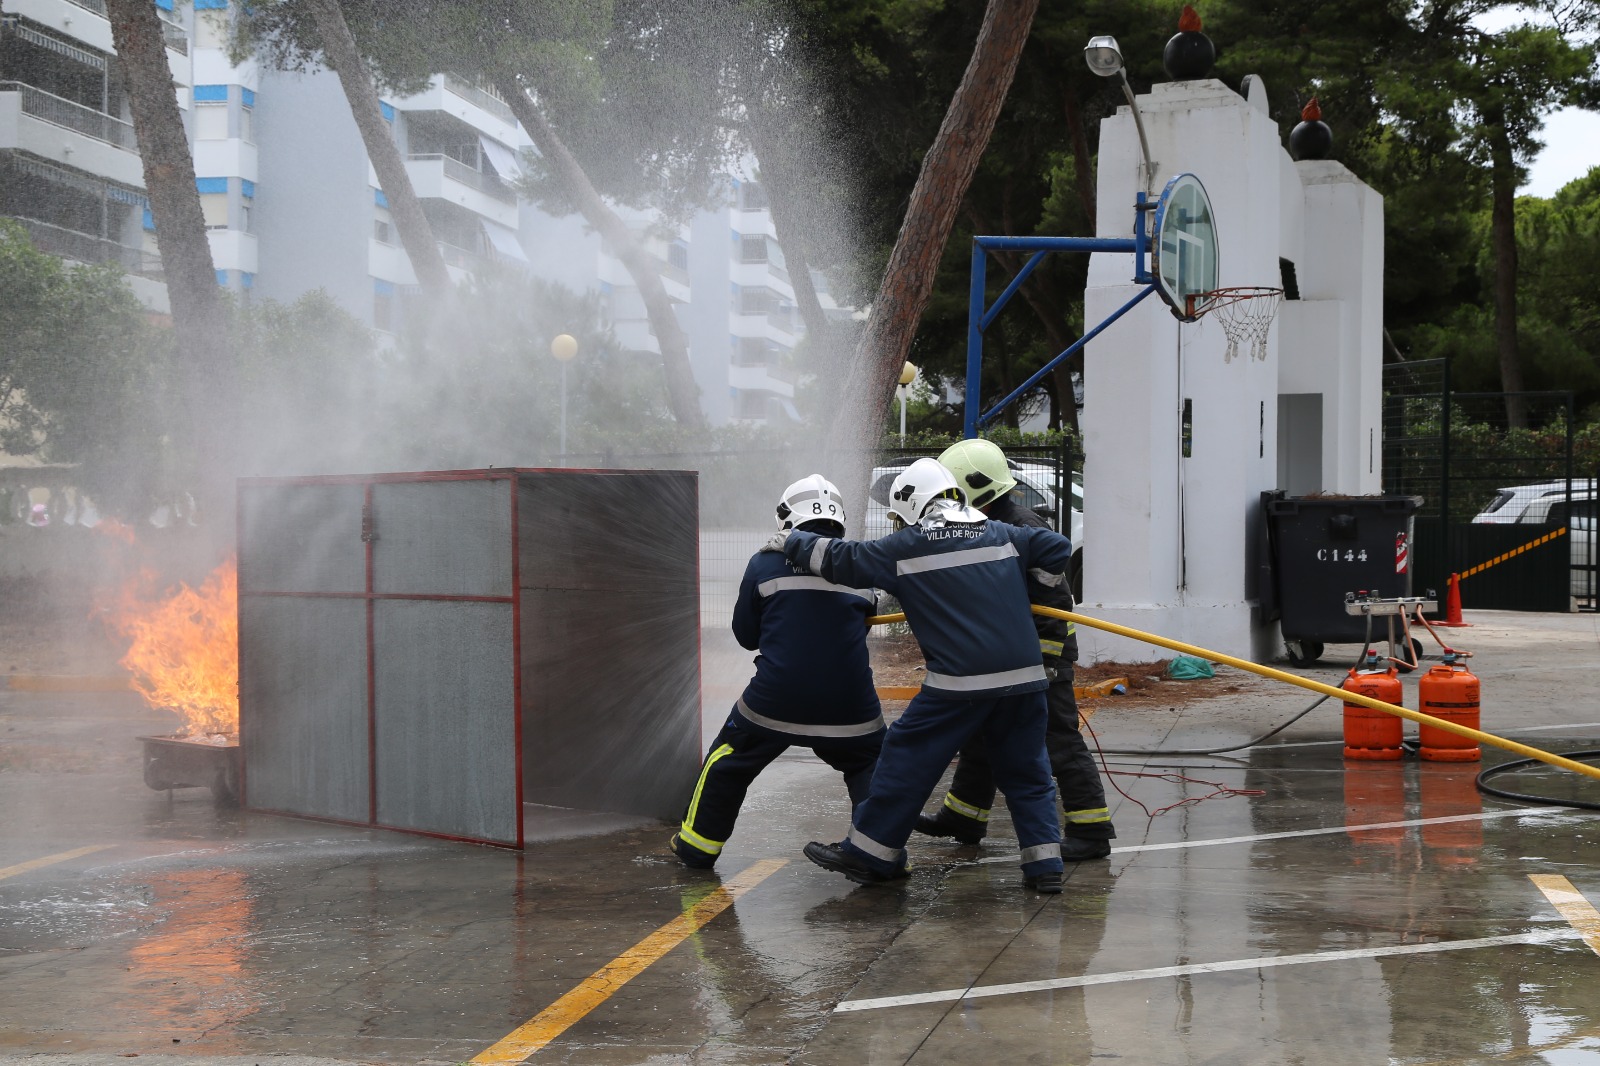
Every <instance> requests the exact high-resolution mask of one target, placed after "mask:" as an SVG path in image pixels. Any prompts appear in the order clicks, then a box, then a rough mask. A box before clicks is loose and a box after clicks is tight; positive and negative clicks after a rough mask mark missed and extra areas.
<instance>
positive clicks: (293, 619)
mask: <svg viewBox="0 0 1600 1066" xmlns="http://www.w3.org/2000/svg"><path fill="white" fill-rule="evenodd" d="M239 747H240V750H241V752H242V754H243V757H244V797H243V799H244V803H245V804H246V805H247V806H249V807H254V808H256V809H259V810H272V811H285V812H288V813H291V814H304V815H310V816H313V817H320V818H338V819H342V820H345V821H358V822H365V821H367V820H368V817H369V810H370V805H369V789H368V782H369V777H368V757H367V651H366V604H365V603H364V602H363V601H361V600H359V599H320V598H310V597H290V596H250V595H241V596H240V599H239Z"/></svg>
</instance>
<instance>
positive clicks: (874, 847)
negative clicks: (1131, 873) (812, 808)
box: [845, 826, 1060, 864]
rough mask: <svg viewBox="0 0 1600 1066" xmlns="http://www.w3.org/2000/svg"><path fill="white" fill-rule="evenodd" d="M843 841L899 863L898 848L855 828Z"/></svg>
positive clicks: (851, 829)
mask: <svg viewBox="0 0 1600 1066" xmlns="http://www.w3.org/2000/svg"><path fill="white" fill-rule="evenodd" d="M845 839H846V840H848V841H849V842H850V843H851V844H852V845H853V846H854V847H857V848H860V849H861V850H862V851H864V852H866V853H867V854H868V855H871V856H872V857H873V858H874V859H882V860H883V861H884V862H892V863H895V864H898V863H899V862H900V849H899V848H886V847H884V846H883V845H882V844H880V843H878V842H877V841H876V840H873V839H872V838H871V837H869V836H867V835H866V834H865V833H863V832H862V831H861V830H859V829H857V828H856V827H855V826H851V827H850V832H848V833H846V834H845ZM1057 850H1058V851H1059V850H1060V849H1059V848H1058V849H1057Z"/></svg>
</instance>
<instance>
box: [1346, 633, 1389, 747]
mask: <svg viewBox="0 0 1600 1066" xmlns="http://www.w3.org/2000/svg"><path fill="white" fill-rule="evenodd" d="M1339 687H1340V688H1343V689H1345V690H1346V691H1349V692H1355V693H1359V694H1360V695H1363V696H1370V697H1371V698H1372V699H1375V700H1382V701H1383V702H1385V703H1392V704H1394V705H1395V706H1397V707H1399V706H1404V705H1403V704H1402V703H1401V702H1400V700H1401V698H1402V696H1401V687H1400V675H1399V674H1398V673H1397V672H1396V671H1395V668H1394V667H1392V666H1391V667H1389V668H1387V669H1384V668H1381V667H1379V665H1378V653H1377V652H1375V651H1368V652H1367V658H1366V661H1365V662H1363V663H1362V664H1361V666H1360V667H1359V668H1354V667H1353V668H1351V670H1350V673H1349V674H1348V675H1346V677H1345V679H1344V684H1342V685H1340V686H1339ZM1402 729H1403V721H1402V719H1400V718H1399V717H1398V716H1396V715H1392V714H1389V713H1388V712H1387V711H1377V710H1373V709H1372V708H1370V707H1362V706H1360V705H1359V704H1354V703H1347V704H1345V705H1344V757H1345V758H1346V759H1398V758H1400V757H1401V756H1402V755H1404V754H1405V752H1404V750H1403V749H1402V748H1401V747H1400V740H1401V737H1402V736H1403V735H1404V734H1403V733H1402Z"/></svg>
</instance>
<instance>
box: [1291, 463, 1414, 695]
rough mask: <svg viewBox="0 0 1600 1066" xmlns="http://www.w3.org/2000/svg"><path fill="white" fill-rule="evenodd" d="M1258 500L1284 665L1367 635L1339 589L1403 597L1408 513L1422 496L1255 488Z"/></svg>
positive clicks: (1407, 591) (1407, 576)
mask: <svg viewBox="0 0 1600 1066" xmlns="http://www.w3.org/2000/svg"><path fill="white" fill-rule="evenodd" d="M1261 504H1262V511H1263V515H1264V517H1265V519H1266V526H1267V554H1268V567H1269V569H1270V570H1271V575H1272V577H1271V593H1272V598H1271V600H1270V601H1269V605H1268V621H1271V620H1272V619H1273V618H1274V617H1276V618H1277V620H1278V622H1279V625H1280V627H1281V628H1282V630H1283V640H1284V643H1285V644H1286V645H1287V646H1288V652H1289V661H1290V662H1291V663H1294V664H1295V665H1296V666H1304V665H1306V664H1307V663H1311V662H1315V661H1316V660H1317V659H1319V658H1321V656H1322V651H1323V646H1324V645H1325V644H1359V643H1361V642H1362V641H1363V640H1365V639H1366V638H1367V636H1368V634H1367V619H1366V618H1363V617H1362V616H1360V615H1351V614H1347V613H1346V612H1345V596H1346V595H1347V594H1349V593H1352V592H1365V593H1367V594H1368V595H1369V596H1371V597H1373V598H1375V599H1377V598H1383V599H1389V598H1393V597H1397V596H1410V595H1411V572H1412V569H1413V567H1412V560H1411V539H1412V538H1411V519H1412V516H1413V515H1414V514H1416V511H1417V508H1418V507H1420V506H1421V505H1422V497H1420V496H1286V495H1285V494H1284V493H1282V492H1281V491H1280V492H1267V493H1262V499H1261ZM1274 612H1275V613H1274ZM1372 636H1373V637H1375V638H1376V637H1382V636H1383V634H1382V633H1373V634H1372Z"/></svg>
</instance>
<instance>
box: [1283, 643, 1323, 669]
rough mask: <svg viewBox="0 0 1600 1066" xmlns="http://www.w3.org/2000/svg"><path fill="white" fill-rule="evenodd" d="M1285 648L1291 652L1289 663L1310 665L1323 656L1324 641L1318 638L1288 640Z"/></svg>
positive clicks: (1284, 644)
mask: <svg viewBox="0 0 1600 1066" xmlns="http://www.w3.org/2000/svg"><path fill="white" fill-rule="evenodd" d="M1283 646H1284V648H1285V649H1286V650H1287V651H1288V652H1289V663H1290V665H1292V666H1310V665H1311V664H1312V663H1314V662H1316V661H1317V660H1318V659H1320V658H1322V651H1323V648H1322V642H1321V641H1317V640H1286V641H1284V642H1283Z"/></svg>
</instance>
